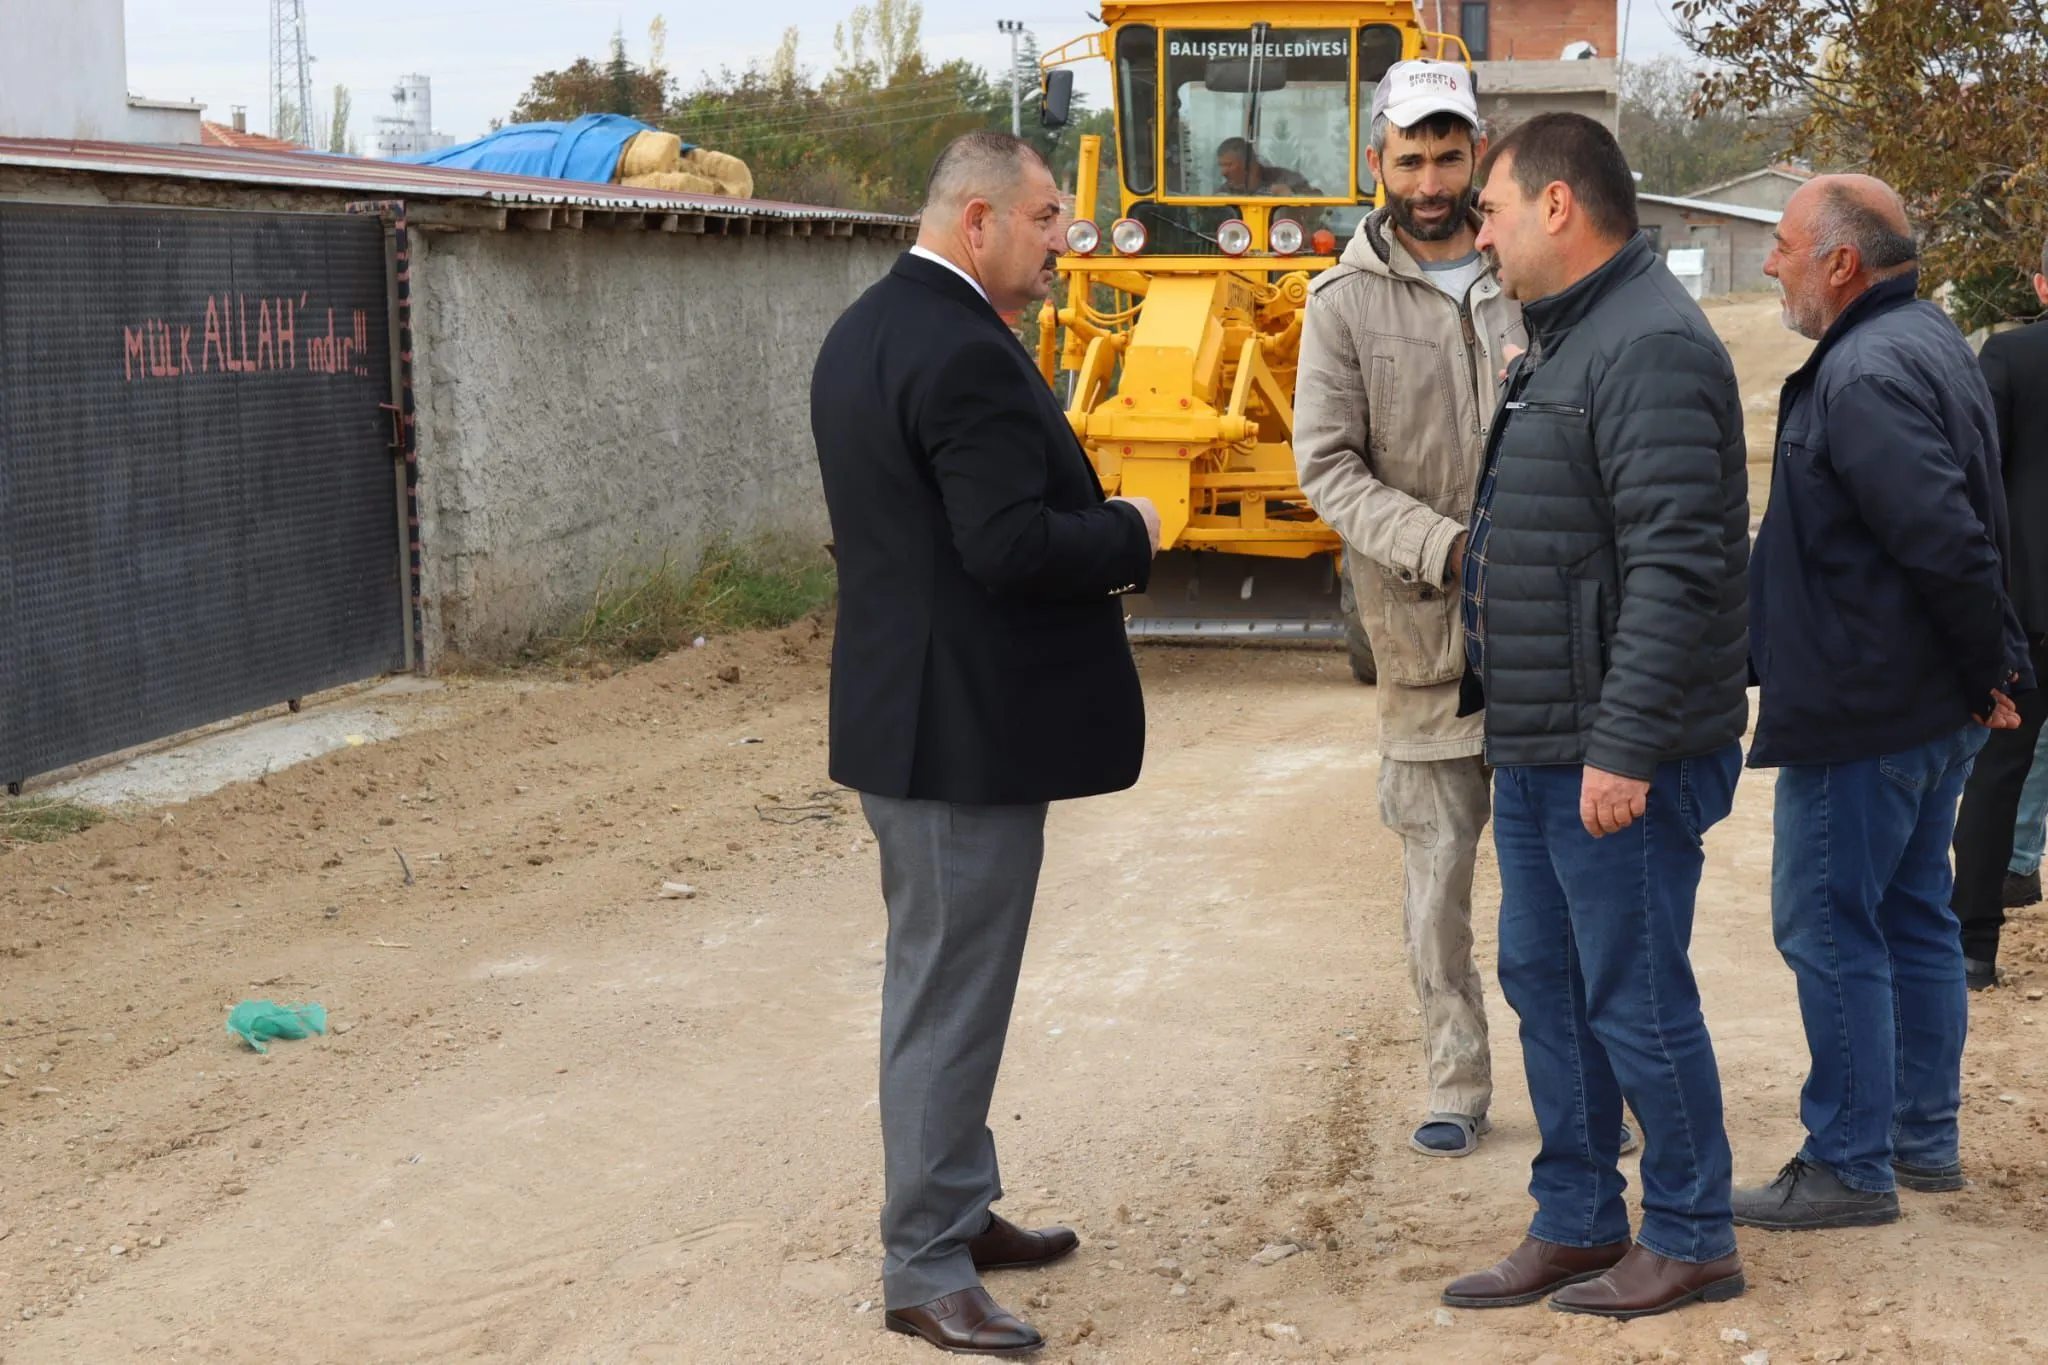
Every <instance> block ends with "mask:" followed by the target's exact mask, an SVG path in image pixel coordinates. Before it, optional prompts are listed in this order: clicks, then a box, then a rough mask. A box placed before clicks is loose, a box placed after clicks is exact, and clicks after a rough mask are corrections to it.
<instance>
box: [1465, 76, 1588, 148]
mask: <svg viewBox="0 0 2048 1365" xmlns="http://www.w3.org/2000/svg"><path fill="white" fill-rule="evenodd" d="M1472 74H1473V78H1474V80H1476V81H1477V82H1478V85H1479V114H1480V117H1482V118H1484V119H1485V120H1486V123H1487V127H1488V129H1489V130H1490V131H1491V132H1493V133H1494V134H1495V135H1496V136H1497V135H1499V134H1501V133H1504V132H1506V131H1507V130H1508V129H1510V128H1512V127H1514V126H1515V125H1516V124H1518V123H1521V122H1524V121H1525V120H1528V119H1531V118H1534V117H1535V116H1536V115H1538V114H1547V113H1552V112H1562V113H1572V114H1584V115H1585V116H1586V117H1587V118H1591V119H1597V120H1599V121H1600V122H1601V123H1604V124H1606V125H1607V127H1608V129H1609V130H1610V131H1613V130H1614V129H1615V127H1616V123H1617V120H1618V119H1619V117H1620V116H1619V113H1618V99H1617V91H1618V89H1619V83H1620V76H1619V69H1618V68H1617V66H1616V64H1615V62H1614V61H1613V60H1612V59H1611V58H1606V57H1602V58H1597V59H1594V60H1589V61H1579V62H1563V61H1547V62H1537V61H1513V62H1478V63H1475V64H1474V66H1473V68H1472Z"/></svg>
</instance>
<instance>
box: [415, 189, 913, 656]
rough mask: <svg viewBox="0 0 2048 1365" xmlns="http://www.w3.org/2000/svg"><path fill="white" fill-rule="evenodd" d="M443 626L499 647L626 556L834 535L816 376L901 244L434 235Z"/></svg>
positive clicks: (643, 235) (426, 305)
mask: <svg viewBox="0 0 2048 1365" xmlns="http://www.w3.org/2000/svg"><path fill="white" fill-rule="evenodd" d="M414 241H415V243H416V246H415V250H414V258H413V289H414V307H415V311H414V324H415V336H414V346H415V382H416V385H417V403H418V413H419V416H418V422H419V446H420V463H421V500H422V509H421V510H422V534H423V544H424V546H425V552H426V563H425V567H424V570H423V579H424V582H423V587H424V592H425V596H426V599H427V608H426V615H427V631H426V639H427V642H428V648H429V651H430V660H431V657H432V655H433V654H434V653H435V652H442V653H444V654H445V652H448V651H453V652H456V653H459V654H461V655H464V656H469V657H477V658H491V657H502V656H504V655H506V654H509V653H510V652H512V651H514V650H516V649H517V648H518V647H519V646H520V645H521V644H522V643H524V642H525V641H526V640H527V639H528V638H529V636H530V635H531V634H532V633H533V632H535V631H537V630H543V631H544V630H548V629H551V628H555V627H558V626H561V625H563V624H565V623H567V622H568V621H570V620H572V619H573V618H574V617H575V616H576V614H577V613H578V612H580V611H582V610H583V609H584V608H585V607H587V606H588V605H589V603H590V600H591V595H592V593H593V591H594V590H595V589H596V587H597V585H598V583H599V581H600V579H601V578H602V577H603V575H604V574H605V573H606V572H607V571H610V570H614V569H620V568H631V567H637V566H644V565H647V564H650V563H652V562H654V561H656V560H658V559H659V558H660V557H661V554H662V552H663V551H669V552H671V553H672V554H673V555H674V556H675V557H676V558H677V559H678V560H679V561H681V562H682V563H684V564H685V565H688V566H691V567H694V565H695V562H696V558H697V556H698V555H699V554H700V553H701V551H702V550H703V549H704V547H705V546H706V545H707V544H710V543H712V542H713V541H715V540H716V539H718V538H719V537H721V536H726V535H731V536H737V537H749V536H755V535H763V534H767V535H777V536H787V537H792V538H795V539H797V540H799V541H808V542H810V543H813V544H818V543H822V542H823V541H824V540H825V538H826V518H825V506H824V499H823V495H822V493H821V491H820V488H819V484H818V476H817V465H816V456H815V453H814V450H813V447H812V443H811V434H810V374H811V365H812V362H813V361H814V360H815V358H816V355H817V350H818V346H819V345H820V343H821V342H822V341H823V340H824V335H825V332H826V329H827V328H829V327H830V326H831V324H832V322H833V320H834V319H835V318H837V317H838V316H839V314H840V312H841V311H842V310H844V309H845V307H846V306H847V305H848V304H849V303H851V302H852V301H853V300H854V299H855V298H856V297H857V296H858V295H859V294H860V293H861V291H862V290H864V289H866V288H867V287H868V286H869V285H870V284H872V283H873V282H874V281H875V280H877V279H879V278H880V277H881V276H882V275H883V274H884V273H885V272H886V271H887V270H888V268H889V266H890V264H891V262H893V261H894V259H895V257H896V255H897V253H898V252H899V251H900V250H901V249H902V248H901V245H900V244H898V243H895V242H889V241H877V240H870V239H865V238H852V239H844V238H828V237H822V236H820V237H808V238H806V237H761V236H748V237H720V236H691V235H688V234H668V233H659V232H655V233H649V232H612V231H597V230H589V231H573V232H572V231H554V232H524V231H510V232H489V231H485V232H461V233H452V234H419V235H416V236H415V238H414Z"/></svg>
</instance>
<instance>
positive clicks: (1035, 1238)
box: [967, 1213, 1081, 1270]
mask: <svg viewBox="0 0 2048 1365" xmlns="http://www.w3.org/2000/svg"><path fill="white" fill-rule="evenodd" d="M1079 1245H1081V1239H1080V1238H1079V1237H1076V1236H1075V1235H1074V1233H1073V1231H1072V1230H1071V1229H1069V1228H1040V1229H1039V1230H1038V1231H1037V1232H1026V1231H1025V1230H1024V1229H1023V1228H1020V1227H1018V1226H1017V1225H1016V1224H1014V1223H1011V1222H1009V1221H1008V1220H1006V1219H1004V1218H1003V1217H1002V1216H1001V1215H999V1214H995V1213H991V1214H989V1216H988V1228H987V1229H986V1230H985V1231H984V1232H983V1233H982V1234H981V1236H979V1237H977V1238H975V1239H974V1240H973V1241H971V1242H969V1243H968V1244H967V1254H968V1255H970V1256H972V1257H973V1258H974V1268H975V1269H976V1270H1028V1269H1030V1268H1031V1267H1033V1266H1041V1265H1051V1264H1052V1263H1053V1262H1054V1261H1057V1260H1059V1259H1060V1258H1061V1257H1062V1256H1071V1255H1072V1254H1073V1252H1074V1248H1075V1247H1077V1246H1079Z"/></svg>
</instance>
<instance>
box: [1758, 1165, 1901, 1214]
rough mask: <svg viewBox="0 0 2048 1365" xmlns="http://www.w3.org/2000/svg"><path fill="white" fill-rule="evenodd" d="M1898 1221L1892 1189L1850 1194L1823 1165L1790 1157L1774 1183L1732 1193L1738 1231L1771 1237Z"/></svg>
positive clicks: (1896, 1193)
mask: <svg viewBox="0 0 2048 1365" xmlns="http://www.w3.org/2000/svg"><path fill="white" fill-rule="evenodd" d="M1898 1221H1899V1196H1898V1192H1897V1191H1896V1190H1886V1191H1884V1192H1883V1193H1882V1194H1878V1193H1874V1192H1872V1191H1869V1190H1852V1189H1850V1188H1849V1187H1848V1186H1847V1185H1844V1184H1843V1183H1842V1182H1841V1181H1839V1180H1837V1179H1836V1178H1835V1173H1834V1172H1833V1171H1831V1170H1829V1169H1828V1168H1827V1167H1825V1166H1816V1165H1814V1164H1813V1163H1812V1162H1810V1161H1807V1160H1806V1159H1805V1158H1803V1157H1796V1156H1795V1157H1793V1158H1792V1159H1791V1160H1790V1161H1788V1162H1786V1163H1785V1168H1784V1169H1783V1170H1781V1171H1779V1172H1778V1178H1777V1179H1776V1180H1773V1181H1772V1182H1771V1183H1770V1184H1768V1185H1765V1186H1764V1187H1763V1188H1761V1189H1754V1190H1737V1191H1736V1192H1735V1223H1736V1226H1738V1227H1745V1228H1764V1229H1766V1230H1768V1231H1771V1232H1807V1231H1813V1230H1817V1229H1821V1228H1872V1227H1876V1226H1878V1225H1879V1224H1881V1223H1896V1222H1898Z"/></svg>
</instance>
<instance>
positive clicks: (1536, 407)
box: [1507, 399, 1586, 417]
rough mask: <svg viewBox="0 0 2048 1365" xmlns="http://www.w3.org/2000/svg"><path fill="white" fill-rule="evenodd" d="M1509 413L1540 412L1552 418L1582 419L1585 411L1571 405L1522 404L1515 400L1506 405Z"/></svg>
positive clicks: (1519, 400)
mask: <svg viewBox="0 0 2048 1365" xmlns="http://www.w3.org/2000/svg"><path fill="white" fill-rule="evenodd" d="M1507 410H1508V411H1509V412H1542V413H1548V414H1549V415H1550V416H1552V417H1584V416H1585V415H1586V410H1585V409H1584V408H1582V407H1578V406H1576V405H1575V404H1571V403H1540V402H1524V401H1523V400H1521V399H1516V400H1515V401H1514V402H1512V403H1509V404H1508V405H1507Z"/></svg>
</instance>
